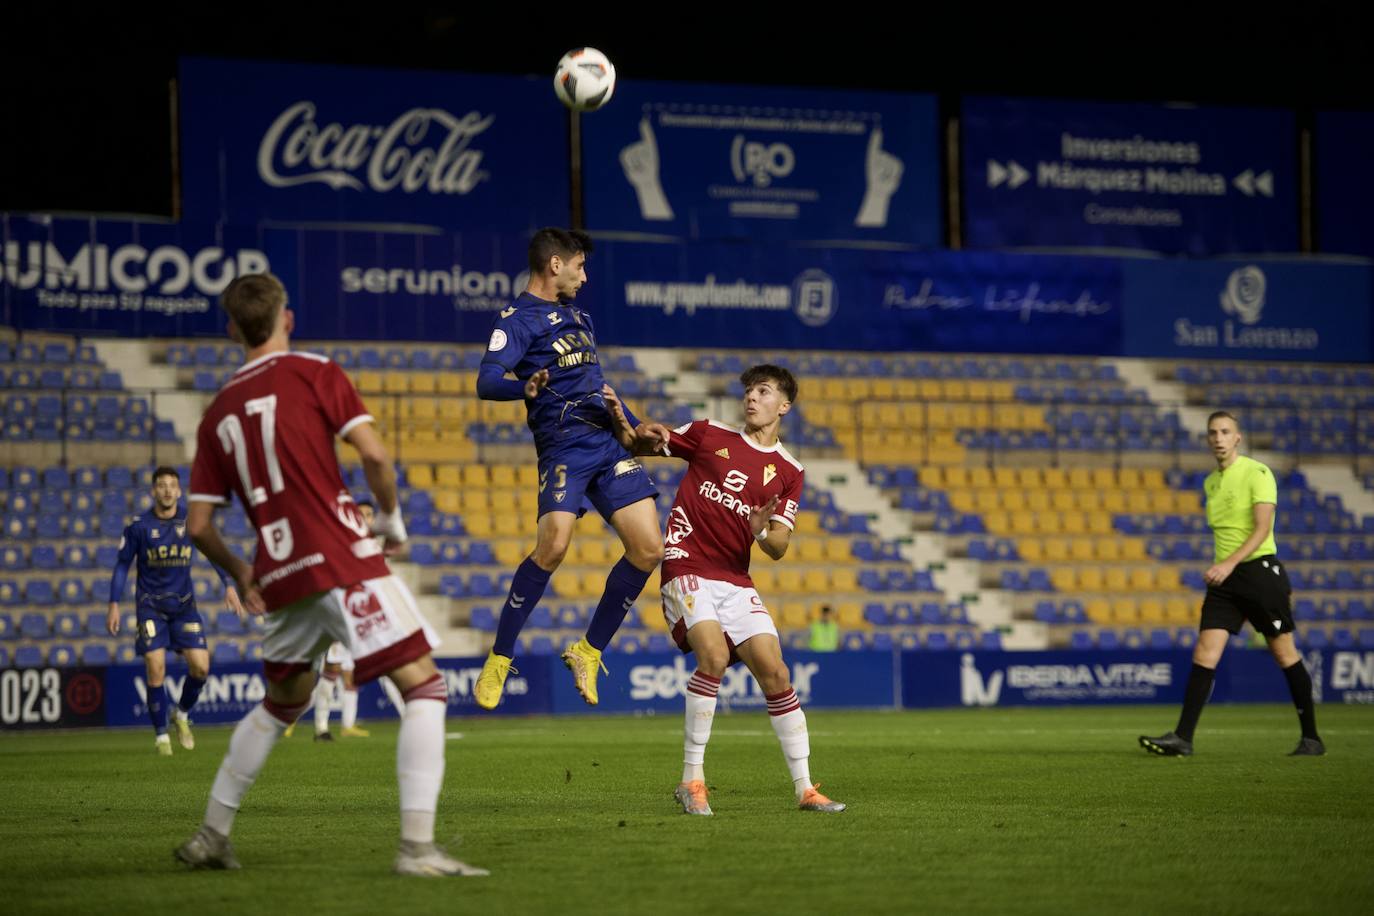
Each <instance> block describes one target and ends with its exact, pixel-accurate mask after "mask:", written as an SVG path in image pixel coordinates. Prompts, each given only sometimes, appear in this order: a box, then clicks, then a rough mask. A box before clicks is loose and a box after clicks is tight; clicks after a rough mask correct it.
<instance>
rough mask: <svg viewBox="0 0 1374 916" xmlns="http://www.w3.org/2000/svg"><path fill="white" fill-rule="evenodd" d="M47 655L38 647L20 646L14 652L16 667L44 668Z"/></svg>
mask: <svg viewBox="0 0 1374 916" xmlns="http://www.w3.org/2000/svg"><path fill="white" fill-rule="evenodd" d="M45 662H46V655H45V653H44V652H43V650H42V649H41V648H39V647H38V646H20V647H19V648H18V649H16V650H15V652H14V667H16V668H42V667H43V665H44V663H45Z"/></svg>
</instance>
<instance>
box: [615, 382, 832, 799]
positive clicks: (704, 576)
mask: <svg viewBox="0 0 1374 916" xmlns="http://www.w3.org/2000/svg"><path fill="white" fill-rule="evenodd" d="M740 381H741V382H743V383H744V427H743V428H738V429H737V428H735V427H732V426H727V425H725V424H723V423H717V422H715V421H714V420H697V421H694V422H692V423H688V424H687V425H686V426H681V427H679V428H677V429H676V430H673V431H672V434H671V436H670V437H669V440H668V444H667V445H666V446H659V445H658V443H657V442H656V441H655V440H653V439H650V438H648V437H644V436H636V435H635V433H634V432H633V431H632V430H631V429H630V426H629V423H628V422H627V421H626V420H625V419H624V415H623V413H622V412H621V411H620V409H619V403H618V402H617V401H616V400H615V398H614V395H613V394H612V393H610V392H608V393H607V394H606V397H607V401H608V403H609V404H611V411H612V414H613V415H614V416H615V417H616V418H617V428H618V435H619V437H620V440H621V442H622V443H624V444H625V445H626V446H627V447H632V448H633V449H634V450H635V451H637V452H639V453H641V454H652V453H654V452H655V451H657V453H659V454H665V455H668V456H669V457H673V458H682V459H683V460H685V461H686V462H687V463H688V466H687V474H686V476H684V477H683V479H682V483H681V484H680V485H679V486H678V490H677V496H676V497H675V498H674V500H673V509H672V514H671V515H670V516H669V518H668V530H667V533H666V535H665V538H664V554H663V615H664V616H665V617H666V618H667V619H668V626H669V627H671V628H672V632H673V639H674V640H676V641H677V644H678V646H679V647H680V648H681V649H682V651H683V652H693V653H695V654H696V657H697V670H696V671H695V672H694V673H693V674H692V677H691V680H689V681H688V683H687V712H686V729H685V734H686V740H685V744H684V751H683V753H684V759H683V770H682V782H681V783H680V784H679V785H678V787H677V789H676V791H675V792H674V796H675V797H676V798H677V800H678V801H679V802H680V803H681V804H682V810H683V811H684V812H685V813H687V814H710V813H711V806H710V805H709V804H708V803H707V797H706V778H705V775H704V772H703V765H704V761H705V757H706V742H707V741H708V740H709V739H710V737H711V721H712V719H713V718H714V716H715V712H716V693H717V692H718V691H719V690H720V682H721V678H722V677H724V675H725V669H726V668H727V667H729V666H730V665H731V664H733V663H735V662H737V661H743V662H744V663H745V665H747V666H748V667H749V670H750V672H752V673H753V675H754V677H755V678H756V679H757V680H758V682H759V686H760V687H761V688H762V690H763V693H764V697H765V699H766V700H767V702H768V715H769V720H770V721H771V722H772V724H773V731H774V732H775V733H776V734H777V736H778V740H779V742H781V744H782V751H783V756H784V757H785V758H786V759H787V769H788V771H789V772H790V773H791V775H792V784H793V787H794V788H795V790H796V796H797V803H798V805H799V806H800V807H801V808H802V810H805V811H843V810H844V807H845V806H844V805H842V804H840V803H839V802H835V801H831V800H830V799H828V798H826V797H825V796H824V795H822V794H821V793H820V792H819V791H818V789H819V786H816V785H812V783H811V771H810V763H809V760H810V756H811V748H810V741H809V738H808V736H807V731H806V715H805V714H804V713H803V712H802V709H801V703H800V702H799V701H798V700H797V694H796V692H795V691H794V690H793V689H792V683H791V678H790V677H789V676H788V671H787V665H786V664H785V663H784V662H783V660H782V646H781V643H780V642H779V640H778V630H777V627H776V626H774V625H773V618H772V617H771V616H770V615H769V613H768V609H767V607H765V606H764V604H763V600H762V599H761V598H760V597H759V593H758V592H757V591H755V590H754V582H753V580H752V579H751V578H750V577H749V555H750V551H751V549H752V548H753V546H754V543H755V542H758V543H759V545H760V547H761V548H762V550H763V552H764V553H766V554H768V556H769V557H771V558H772V559H774V560H781V559H782V557H783V555H784V554H785V553H787V545H788V542H789V541H790V539H791V536H792V529H793V526H794V525H795V524H796V518H797V509H798V506H799V503H800V501H801V493H802V478H803V474H804V472H803V468H802V466H801V464H800V463H799V462H798V461H797V460H796V459H795V458H793V457H792V456H791V455H790V454H789V453H788V451H787V449H785V448H783V445H782V443H781V442H780V441H779V440H778V426H779V425H780V423H781V421H782V417H783V416H784V415H786V414H787V412H788V411H789V410H791V408H792V403H793V402H794V401H795V400H796V398H797V382H796V380H795V379H793V378H792V373H790V372H788V371H787V370H786V369H783V368H781V367H779V366H771V365H763V366H755V367H754V368H752V369H750V370H748V371H747V372H745V373H744V374H743V375H741V376H740Z"/></svg>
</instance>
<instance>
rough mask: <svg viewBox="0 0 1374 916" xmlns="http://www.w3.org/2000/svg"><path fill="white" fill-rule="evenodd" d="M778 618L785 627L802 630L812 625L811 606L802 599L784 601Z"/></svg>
mask: <svg viewBox="0 0 1374 916" xmlns="http://www.w3.org/2000/svg"><path fill="white" fill-rule="evenodd" d="M778 618H779V619H778V622H779V623H780V624H782V626H783V627H784V628H786V629H789V630H801V629H804V628H806V627H808V626H810V625H811V608H810V607H809V606H808V605H807V604H805V603H804V602H801V601H784V602H783V603H782V605H781V610H780V611H779V612H778Z"/></svg>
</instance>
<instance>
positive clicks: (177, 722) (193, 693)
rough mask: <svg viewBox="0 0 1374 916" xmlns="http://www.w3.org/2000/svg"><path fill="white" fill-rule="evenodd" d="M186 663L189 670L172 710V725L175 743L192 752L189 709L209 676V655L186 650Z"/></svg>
mask: <svg viewBox="0 0 1374 916" xmlns="http://www.w3.org/2000/svg"><path fill="white" fill-rule="evenodd" d="M186 663H187V666H188V667H189V668H190V670H189V671H188V672H187V674H186V679H185V680H183V681H182V682H181V696H180V697H178V699H177V705H176V708H175V709H173V710H172V725H173V726H174V727H175V728H176V731H177V741H178V742H180V744H181V746H182V748H184V749H185V750H188V751H193V750H195V748H196V736H195V735H194V734H193V733H192V732H191V708H192V707H194V706H195V705H196V701H197V700H199V699H200V692H201V690H203V689H204V688H205V679H206V678H207V677H208V676H209V674H210V654H209V653H208V652H206V651H205V650H204V649H190V650H187V652H186Z"/></svg>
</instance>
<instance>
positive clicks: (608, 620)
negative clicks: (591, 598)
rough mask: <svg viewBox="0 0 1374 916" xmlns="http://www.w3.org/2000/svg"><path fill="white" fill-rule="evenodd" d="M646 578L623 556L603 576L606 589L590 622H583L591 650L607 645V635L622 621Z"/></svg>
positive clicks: (613, 632) (642, 587)
mask: <svg viewBox="0 0 1374 916" xmlns="http://www.w3.org/2000/svg"><path fill="white" fill-rule="evenodd" d="M648 581H649V574H648V573H646V572H644V571H643V570H641V569H638V568H636V567H635V565H634V564H633V563H631V562H630V561H629V560H627V559H625V558H624V557H621V558H620V562H619V563H617V564H615V565H614V566H612V567H611V574H610V575H609V576H607V577H606V591H604V592H602V594H601V602H600V603H599V604H598V605H597V606H596V613H595V614H593V615H592V622H591V623H590V624H588V625H587V642H589V643H591V644H592V648H593V649H605V648H606V646H607V645H609V644H610V642H611V637H612V636H614V635H615V631H616V630H618V629H620V625H621V624H622V623H624V622H625V615H626V614H628V613H630V608H632V607H634V603H635V599H636V598H638V597H639V593H640V592H642V591H644V583H645V582H648Z"/></svg>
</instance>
